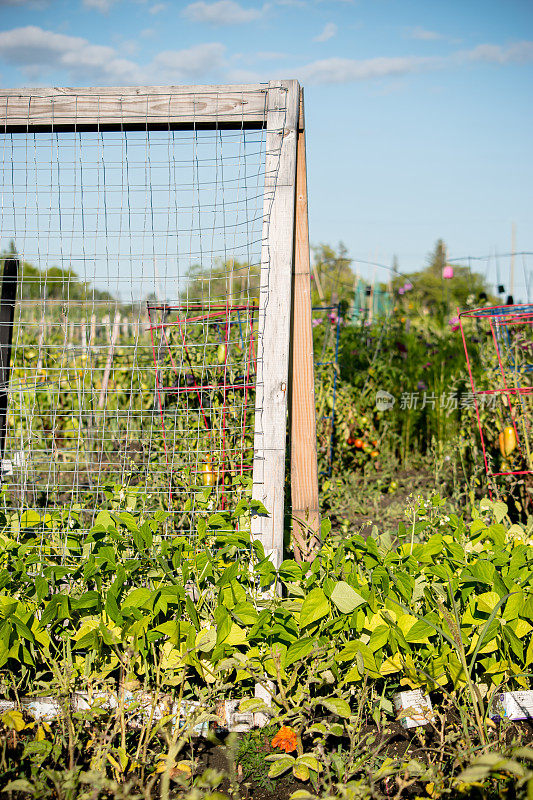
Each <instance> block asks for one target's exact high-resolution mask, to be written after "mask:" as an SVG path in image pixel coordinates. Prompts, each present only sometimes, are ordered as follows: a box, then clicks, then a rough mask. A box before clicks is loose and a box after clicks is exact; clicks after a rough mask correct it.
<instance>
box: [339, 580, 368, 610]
mask: <svg viewBox="0 0 533 800" xmlns="http://www.w3.org/2000/svg"><path fill="white" fill-rule="evenodd" d="M331 601H332V603H335V605H336V606H337V608H338V609H339V611H340V612H341V613H342V614H351V613H352V611H355V609H356V608H358V607H359V606H361V605H363V603H364V602H365V601H364V599H363V598H362V597H361V595H360V594H357V592H356V591H355V589H353V588H352V587H351V586H350V584H349V583H346V581H338V582H337V583H336V584H335V588H334V589H333V591H332V593H331Z"/></svg>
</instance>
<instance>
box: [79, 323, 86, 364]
mask: <svg viewBox="0 0 533 800" xmlns="http://www.w3.org/2000/svg"><path fill="white" fill-rule="evenodd" d="M86 322H87V320H86V319H85V317H83V319H82V321H81V333H80V336H81V352H82V353H83V355H84V356H86V355H87V328H86Z"/></svg>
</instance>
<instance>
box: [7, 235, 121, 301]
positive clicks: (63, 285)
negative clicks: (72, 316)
mask: <svg viewBox="0 0 533 800" xmlns="http://www.w3.org/2000/svg"><path fill="white" fill-rule="evenodd" d="M7 258H18V252H17V248H16V246H15V242H14V241H13V240H12V241H11V242H10V243H9V247H8V248H7V249H6V250H4V251H2V253H0V265H1V267H2V270H3V268H4V261H5V260H6V259H7ZM17 296H18V299H19V300H73V301H79V302H81V301H83V302H91V301H93V300H113V296H112V295H111V294H109V292H103V291H101V290H100V289H96V288H95V287H93V286H91V284H90V283H89V282H88V281H81V280H80V279H79V276H78V274H77V273H76V272H74V270H72V269H61V268H60V267H49V268H48V269H45V270H40V269H39V268H38V267H35V266H33V264H30V263H29V262H28V261H22V263H21V265H20V270H19V276H18V291H17Z"/></svg>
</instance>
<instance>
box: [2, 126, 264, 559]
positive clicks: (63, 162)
mask: <svg viewBox="0 0 533 800" xmlns="http://www.w3.org/2000/svg"><path fill="white" fill-rule="evenodd" d="M158 125H159V126H161V119H159V120H158ZM6 131H7V127H6ZM265 156H266V131H265V129H264V127H263V128H260V129H257V130H248V129H247V128H246V127H245V126H244V124H243V126H242V127H241V128H240V129H237V130H235V129H232V130H222V129H219V128H218V127H217V124H216V118H215V119H214V120H213V129H205V130H204V129H203V128H200V127H198V128H196V127H195V128H194V129H193V130H189V131H184V130H174V129H172V127H171V126H170V125H168V128H167V129H166V130H161V129H158V130H153V129H152V128H151V124H150V120H148V119H147V120H146V125H145V129H144V130H127V129H126V128H124V129H123V130H118V131H109V130H98V131H78V130H76V129H74V130H71V131H65V130H62V129H58V130H51V131H48V132H42V133H41V132H26V133H20V132H17V133H10V132H6V133H5V134H4V135H3V143H2V190H1V208H0V220H1V224H0V237H1V239H0V241H1V244H2V246H3V248H4V253H5V252H6V251H9V250H10V248H11V242H13V244H14V249H15V251H16V253H17V254H18V257H19V258H20V262H21V265H22V266H21V268H20V273H21V274H20V275H19V285H18V302H17V305H16V311H15V322H14V329H13V348H12V358H11V381H10V387H9V406H8V419H7V421H8V425H7V439H6V446H5V452H4V458H3V462H2V473H3V483H4V505H5V511H6V513H7V514H8V515H10V517H11V518H12V519H13V520H17V521H16V523H15V524H17V525H19V526H20V525H21V524H22V525H23V526H24V524H31V526H33V529H35V530H37V529H40V544H41V546H43V547H44V546H45V545H46V542H47V539H48V537H49V536H50V529H51V528H52V527H54V524H55V523H54V522H53V520H54V517H55V516H57V515H58V513H59V514H60V516H62V522H61V526H60V527H61V528H62V529H63V530H68V529H69V528H72V529H73V530H76V531H79V533H80V534H81V536H82V537H83V535H84V534H85V533H86V532H87V531H88V530H89V528H90V527H91V526H92V525H93V523H94V520H95V518H96V515H97V513H98V511H99V510H100V509H102V508H103V507H105V505H106V503H107V504H109V493H108V494H106V491H105V490H106V487H109V486H110V485H118V486H120V487H122V494H124V487H125V488H126V489H127V491H128V492H130V493H131V492H133V493H143V494H144V495H147V496H148V497H149V498H150V502H151V509H152V510H153V511H154V510H157V509H158V508H164V509H166V510H170V511H172V512H173V514H172V517H171V520H170V522H169V523H168V525H167V530H168V532H169V533H172V532H176V531H182V532H185V533H187V534H188V535H193V534H194V531H195V528H196V514H197V512H198V511H200V510H202V509H204V510H205V509H208V510H210V511H216V510H218V509H220V510H222V509H224V508H227V507H228V505H230V504H231V501H232V497H231V495H232V492H234V493H236V494H238V495H239V496H240V495H241V494H242V492H243V491H244V488H243V481H240V482H239V481H237V482H236V483H234V481H233V478H235V477H239V478H241V477H243V476H244V475H245V474H246V472H247V471H248V468H249V465H250V464H251V454H253V407H254V397H253V394H254V384H253V382H254V380H255V369H251V368H250V367H251V364H252V358H251V355H250V352H251V351H250V344H251V343H252V342H253V341H254V339H255V338H256V337H257V336H258V335H260V331H257V323H256V320H255V316H254V312H255V309H256V303H257V293H258V285H259V270H260V264H261V246H262V244H263V236H264V233H263V232H264V230H265V229H267V225H268V214H269V205H268V201H267V202H266V203H264V195H265V190H264V186H265ZM269 177H272V176H269ZM273 177H274V180H275V176H273ZM217 304H219V305H220V304H222V305H223V306H224V308H225V309H226V312H225V313H226V328H227V329H228V331H229V334H228V336H229V337H230V339H231V337H232V335H233V334H232V328H233V331H236V330H237V328H239V326H237V328H236V327H235V325H232V323H233V322H234V313H233V311H232V310H231V309H232V306H239V307H240V308H241V313H242V314H243V315H244V317H245V318H246V325H245V330H246V333H245V334H244V339H245V341H244V340H243V350H242V353H244V354H245V355H244V357H242V358H241V359H240V363H238V364H237V361H238V359H237V360H236V361H235V363H233V364H231V368H230V366H229V362H228V359H227V358H226V366H225V368H224V369H223V370H222V371H220V370H219V373H220V374H219V375H218V376H217V381H218V383H219V384H220V381H221V380H222V384H221V385H218V387H217V391H218V392H219V393H220V392H221V393H222V396H223V397H224V398H225V399H224V402H223V406H224V411H223V415H224V424H220V422H218V423H217V425H214V426H213V430H212V431H211V432H210V449H211V450H212V453H211V458H212V459H213V463H214V462H218V463H217V464H216V470H215V471H216V472H217V478H216V479H215V480H214V482H213V483H211V480H210V479H208V480H206V479H205V478H206V475H207V471H206V463H207V462H206V456H207V455H208V454H207V453H206V451H205V442H204V439H205V436H204V432H203V431H202V426H201V425H199V424H198V413H197V410H196V411H194V413H193V409H192V407H191V402H190V398H189V400H188V402H186V403H185V404H184V403H180V402H178V403H174V405H173V407H172V408H170V407H169V406H170V405H172V403H169V402H168V398H169V397H170V396H171V393H169V392H167V393H166V394H167V397H166V399H165V402H164V403H163V402H162V399H161V395H162V392H161V390H162V388H164V387H162V385H161V384H160V382H159V381H160V378H161V375H162V373H163V371H164V370H165V368H166V367H168V363H167V364H165V362H168V361H169V359H170V357H171V356H172V359H174V361H175V363H178V364H179V365H180V366H179V368H178V370H177V373H176V374H175V376H174V377H175V381H176V383H175V384H174V385H175V386H176V385H177V384H178V383H179V381H180V375H181V377H183V376H184V375H185V372H184V365H185V363H186V353H187V351H189V352H194V354H195V359H196V369H197V370H200V372H201V375H202V376H204V377H205V376H206V375H207V374H208V373H209V372H210V370H211V371H212V367H213V364H212V361H213V348H215V347H218V345H219V344H220V341H219V336H220V330H219V327H220V326H219V327H218V328H217V326H214V325H213V324H208V323H206V324H204V325H203V328H202V334H201V337H200V338H201V342H200V341H199V340H198V337H196V338H195V336H196V334H195V332H194V326H191V325H190V324H189V325H188V326H187V325H185V326H184V329H185V336H184V337H182V338H181V340H179V339H178V338H176V337H175V336H174V337H173V338H172V342H170V341H168V342H167V345H166V346H165V348H164V352H163V351H162V350H161V341H157V339H156V340H154V339H153V335H154V325H156V324H157V321H156V319H155V317H157V315H158V314H159V315H160V316H161V314H162V316H163V317H164V318H166V316H167V310H168V309H171V308H174V309H177V310H178V315H179V317H180V318H182V319H187V318H188V317H191V316H192V315H193V314H192V310H194V309H195V308H197V306H198V305H202V306H203V307H206V308H208V309H209V308H211V307H215V306H216V305H217ZM150 308H152V318H150ZM163 309H164V310H163ZM154 314H155V317H154ZM242 327H243V326H242V325H241V326H240V333H239V334H238V335H240V336H241V337H242V336H243V333H242ZM159 338H161V337H159ZM227 345H228V349H227V351H226V352H227V353H230V352H233V353H234V354H235V353H236V347H235V344H234V342H233V340H231V341H230V340H229V339H228V342H227ZM237 366H238V367H239V369H241V370H245V373H244V374H246V375H247V384H246V391H245V392H239V391H238V390H235V380H234V378H235V368H237ZM230 384H231V386H230ZM175 394H177V395H179V391H178V392H177V393H176V392H175ZM235 431H238V432H239V437H235ZM217 436H218V437H219V439H220V441H218V440H217V441H215V439H216V437H217ZM250 437H251V438H250ZM226 439H227V440H228V442H229V443H230V444H231V447H227V446H226V444H225V441H226ZM239 448H241V450H242V452H239V453H237V452H236V451H237V450H238V449H239ZM231 451H234V452H231ZM222 453H224V456H223V457H222V456H221V454H222ZM217 454H218V455H217ZM228 459H229V460H230V462H231V463H233V464H237V465H238V466H239V468H238V469H237V468H235V469H233V470H232V469H231V467H230V466H229V462H228V463H226V462H227V460H228ZM245 467H246V469H245ZM220 471H222V482H221V483H220V481H219V478H218V472H220ZM202 475H203V476H204V478H203V479H202V480H198V476H200V477H202ZM169 476H170V479H169ZM135 502H136V500H133V501H132V503H133V504H134V503H135ZM21 520H22V523H21ZM28 520H29V521H30V522H28ZM64 541H65V542H66V534H65V540H64ZM57 552H58V554H61V552H63V551H62V550H61V547H59V549H58V550H57Z"/></svg>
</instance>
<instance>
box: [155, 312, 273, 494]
mask: <svg viewBox="0 0 533 800" xmlns="http://www.w3.org/2000/svg"><path fill="white" fill-rule="evenodd" d="M257 310H258V306H257V305H254V304H242V305H238V304H232V305H229V304H223V303H219V304H207V305H206V304H191V303H183V304H180V303H177V304H174V305H169V304H166V303H163V304H162V303H159V304H154V303H149V304H148V320H149V331H150V336H151V342H152V351H153V362H154V371H155V385H156V396H157V405H158V408H159V417H160V421H161V431H162V436H163V447H164V453H165V459H166V464H167V468H168V481H169V495H170V498H173V497H175V496H176V494H177V493H179V492H180V491H181V490H182V489H183V487H189V488H190V490H192V492H193V493H195V494H198V493H205V494H206V496H214V497H215V498H216V503H215V505H216V507H217V508H221V509H224V508H226V507H227V505H228V495H229V494H230V493H232V492H233V491H234V490H235V488H236V486H238V485H239V484H242V481H240V480H239V478H241V477H246V476H251V472H252V467H253V452H254V448H253V441H254V438H253V437H254V419H253V415H254V402H255V387H256V366H257V364H256V343H255V335H256V316H257ZM207 489H210V490H211V491H210V492H209V491H208V492H206V490H207Z"/></svg>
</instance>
